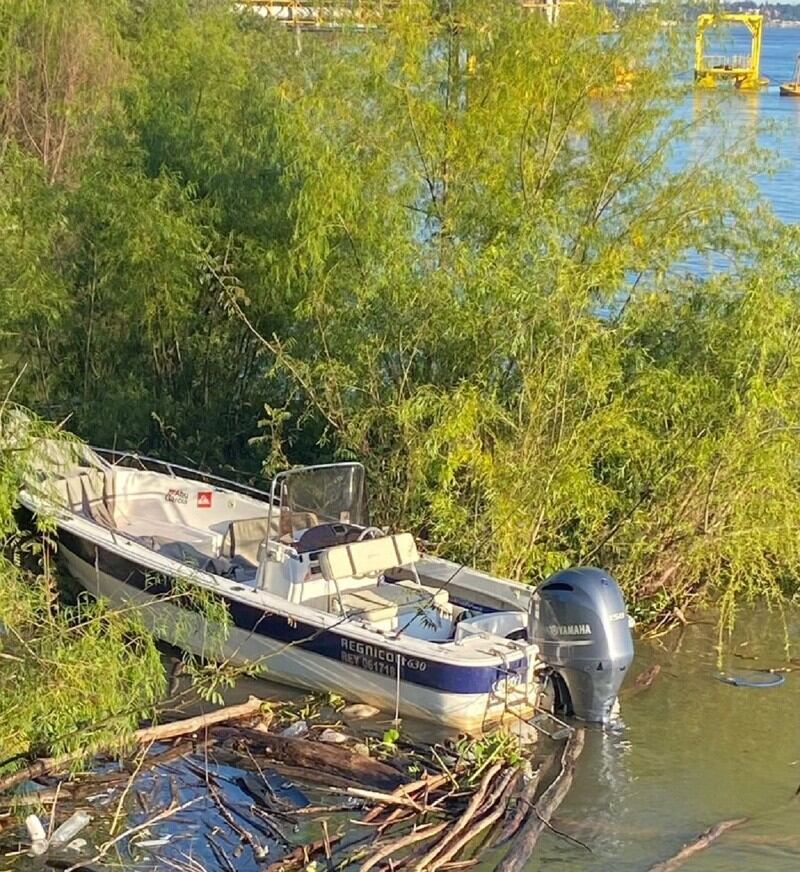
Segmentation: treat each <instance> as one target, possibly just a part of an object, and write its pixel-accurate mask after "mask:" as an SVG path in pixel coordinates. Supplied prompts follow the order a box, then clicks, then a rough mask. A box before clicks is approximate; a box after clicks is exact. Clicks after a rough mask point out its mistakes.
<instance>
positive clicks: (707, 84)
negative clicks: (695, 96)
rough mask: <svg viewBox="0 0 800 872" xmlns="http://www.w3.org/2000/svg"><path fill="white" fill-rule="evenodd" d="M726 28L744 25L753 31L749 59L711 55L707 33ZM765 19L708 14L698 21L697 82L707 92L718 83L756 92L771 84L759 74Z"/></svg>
mask: <svg viewBox="0 0 800 872" xmlns="http://www.w3.org/2000/svg"><path fill="white" fill-rule="evenodd" d="M726 24H743V25H744V26H745V27H746V28H747V29H748V30H749V31H750V37H751V40H750V54H749V55H707V54H706V53H705V37H706V31H707V30H709V29H711V28H714V27H718V26H720V25H726ZM763 30H764V17H763V16H762V15H760V14H758V13H751V12H706V13H703V14H702V15H698V17H697V36H696V37H695V46H694V79H695V82H696V83H697V84H698V85H699V86H700V87H703V88H714V87H716V85H717V82H733V84H734V85H735V86H736V87H737V88H741V89H743V90H752V89H754V88H760V87H761V86H762V85H766V84H767V83H768V81H769V80H768V79H762V78H761V75H760V73H759V68H760V66H761V37H762V34H763Z"/></svg>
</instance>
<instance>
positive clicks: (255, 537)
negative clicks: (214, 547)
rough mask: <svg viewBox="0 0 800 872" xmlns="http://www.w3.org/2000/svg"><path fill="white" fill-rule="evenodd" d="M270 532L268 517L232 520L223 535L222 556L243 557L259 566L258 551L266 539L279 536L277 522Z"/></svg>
mask: <svg viewBox="0 0 800 872" xmlns="http://www.w3.org/2000/svg"><path fill="white" fill-rule="evenodd" d="M272 526H273V529H272V531H271V532H270V524H269V519H268V518H246V519H245V520H242V521H231V522H230V524H228V529H227V530H226V531H225V535H224V536H223V537H222V544H221V545H220V549H219V553H220V556H221V557H228V558H231V557H241V558H243V559H244V560H246V561H247V562H248V563H252V564H253V566H258V551H259V548H260V547H261V543H262V542H263V541H264V540H265V539H269V538H270V537H272V538H277V535H276V534H277V530H276V529H275V527H276V524H275V523H274V522H273V525H272Z"/></svg>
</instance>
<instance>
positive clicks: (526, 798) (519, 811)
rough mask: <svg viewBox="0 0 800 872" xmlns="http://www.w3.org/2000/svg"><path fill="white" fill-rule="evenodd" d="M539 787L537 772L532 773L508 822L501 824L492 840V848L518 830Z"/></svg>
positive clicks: (518, 797)
mask: <svg viewBox="0 0 800 872" xmlns="http://www.w3.org/2000/svg"><path fill="white" fill-rule="evenodd" d="M538 786H539V771H538V770H537V771H536V772H534V773H533V774H532V775H531V777H530V778H528V779H527V781H526V782H525V784H524V785H523V787H522V790H521V791H520V792H519V795H518V796H517V804H516V805H515V806H514V811H513V812H512V813H511V815H510V816H509V818H508V820H507V821H506V822H505V823H504V824H503V827H502V829H501V830H500V832H499V833H498V834H497V835H496V836H495V838H494V839H493V840H492V847H496V846H497V845H502V844H503V843H504V842H507V841H508V840H509V839H510V838H511V837H512V836H513V835H515V833H516V832H517V830H518V829H519V828H520V826H521V825H522V821H523V820H524V819H525V816H526V815H527V814H528V813H529V812H530V810H531V808H532V807H533V798H534V797H535V796H536V789H537V788H538Z"/></svg>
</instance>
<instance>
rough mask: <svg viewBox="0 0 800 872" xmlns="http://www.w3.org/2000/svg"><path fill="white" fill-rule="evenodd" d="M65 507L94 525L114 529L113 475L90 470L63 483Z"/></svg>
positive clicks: (107, 471) (110, 472)
mask: <svg viewBox="0 0 800 872" xmlns="http://www.w3.org/2000/svg"><path fill="white" fill-rule="evenodd" d="M64 486H65V490H66V505H67V508H69V509H70V510H71V511H73V512H77V513H78V514H82V515H83V516H84V517H86V518H89V520H91V521H94V522H95V523H96V524H102V525H103V526H104V527H111V528H114V527H115V526H116V524H115V521H114V502H115V501H114V474H113V472H112V471H111V470H106V471H105V472H103V471H101V470H99V469H90V470H86V471H85V472H81V473H80V474H79V475H76V476H73V477H72V478H68V479H66V480H65V482H64Z"/></svg>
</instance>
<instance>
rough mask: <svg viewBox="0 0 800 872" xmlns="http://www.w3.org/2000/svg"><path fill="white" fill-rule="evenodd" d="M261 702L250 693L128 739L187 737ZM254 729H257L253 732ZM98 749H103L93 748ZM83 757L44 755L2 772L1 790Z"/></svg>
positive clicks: (249, 714) (246, 714)
mask: <svg viewBox="0 0 800 872" xmlns="http://www.w3.org/2000/svg"><path fill="white" fill-rule="evenodd" d="M262 705H263V702H262V700H260V699H258V698H257V697H254V696H251V697H250V699H248V700H247V702H244V703H241V704H240V705H231V706H227V707H226V708H222V709H217V710H216V711H213V712H206V713H205V714H202V715H197V716H196V717H193V718H186V719H184V720H182V721H171V722H170V723H167V724H159V725H158V726H156V727H143V728H142V729H140V730H136V731H135V732H134V733H133V735H132V736H131V741H132V742H134V743H136V744H137V745H147V744H150V743H152V742H161V741H166V740H167V739H174V738H176V737H178V736H186V735H189V734H190V733H197V732H199V731H201V730H204V729H207V728H208V727H210V726H213V725H215V724H222V723H225V722H227V721H235V720H239V719H241V718H247V717H252V716H253V715H255V714H258V712H259V711H260V710H261V706H262ZM253 732H257V731H255V730H254V731H253ZM95 750H96V751H100V750H102V749H100V748H98V749H95ZM85 756H86V751H71V752H70V753H68V754H61V755H60V756H58V757H43V758H42V759H40V760H37V761H36V762H35V763H31V764H30V765H29V766H25V767H23V768H22V769H18V770H17V771H16V772H12V773H11V774H10V775H5V776H3V777H2V778H0V793H3V792H4V791H6V790H10V789H11V788H12V787H16V786H17V785H18V784H22V782H23V781H30V780H32V779H34V778H40V777H41V776H42V775H47V774H49V773H51V772H54V771H56V770H58V769H64V768H66V767H67V766H70V765H71V764H72V763H77V762H78V761H79V760H82V759H83V758H84V757H85Z"/></svg>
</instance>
